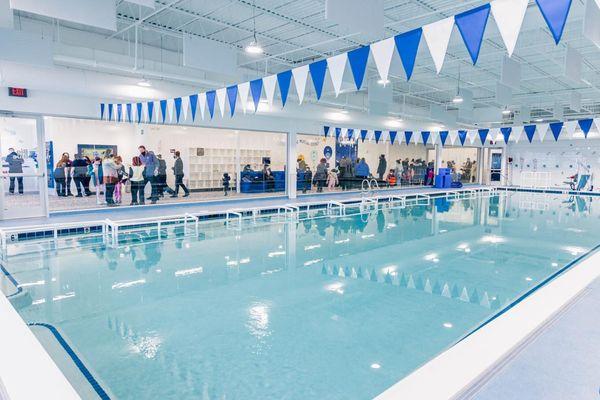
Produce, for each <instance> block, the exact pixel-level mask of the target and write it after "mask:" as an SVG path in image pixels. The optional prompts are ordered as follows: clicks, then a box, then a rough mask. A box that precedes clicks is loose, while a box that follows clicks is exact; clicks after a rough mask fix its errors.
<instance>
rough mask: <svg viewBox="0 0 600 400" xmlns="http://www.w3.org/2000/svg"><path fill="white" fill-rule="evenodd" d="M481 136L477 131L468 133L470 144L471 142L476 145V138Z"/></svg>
mask: <svg viewBox="0 0 600 400" xmlns="http://www.w3.org/2000/svg"><path fill="white" fill-rule="evenodd" d="M477 136H479V135H478V132H477V131H476V130H475V131H468V133H467V137H468V138H469V142H471V144H473V143H475V138H476V137H477Z"/></svg>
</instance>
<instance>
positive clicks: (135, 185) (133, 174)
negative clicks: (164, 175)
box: [129, 156, 146, 206]
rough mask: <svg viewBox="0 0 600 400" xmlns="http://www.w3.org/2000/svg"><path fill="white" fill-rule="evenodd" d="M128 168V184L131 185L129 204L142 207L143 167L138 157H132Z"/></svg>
mask: <svg viewBox="0 0 600 400" xmlns="http://www.w3.org/2000/svg"><path fill="white" fill-rule="evenodd" d="M131 163H132V164H131V167H129V182H130V183H131V204H130V205H132V206H137V205H138V204H139V205H144V203H145V201H146V199H145V198H144V186H145V184H146V182H145V180H144V166H143V165H142V161H141V160H140V158H139V157H137V156H136V157H133V159H132V160H131Z"/></svg>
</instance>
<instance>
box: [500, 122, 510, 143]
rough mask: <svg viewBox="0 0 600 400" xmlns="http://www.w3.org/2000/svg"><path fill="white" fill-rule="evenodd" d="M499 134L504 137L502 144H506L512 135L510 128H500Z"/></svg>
mask: <svg viewBox="0 0 600 400" xmlns="http://www.w3.org/2000/svg"><path fill="white" fill-rule="evenodd" d="M500 132H502V137H504V143H506V144H508V139H510V134H511V133H512V128H511V127H510V126H509V127H506V128H500Z"/></svg>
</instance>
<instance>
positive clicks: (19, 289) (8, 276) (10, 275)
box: [0, 264, 23, 299]
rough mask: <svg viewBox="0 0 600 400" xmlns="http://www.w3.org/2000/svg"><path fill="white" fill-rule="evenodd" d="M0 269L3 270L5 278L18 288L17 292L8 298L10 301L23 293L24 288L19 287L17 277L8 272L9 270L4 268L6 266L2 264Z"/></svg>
mask: <svg viewBox="0 0 600 400" xmlns="http://www.w3.org/2000/svg"><path fill="white" fill-rule="evenodd" d="M0 269H1V270H2V273H3V274H4V276H6V278H7V279H8V280H9V281H10V283H12V284H13V285H14V286H15V287H16V288H17V291H16V292H14V293H13V294H9V295H8V296H6V298H7V299H10V298H11V297H14V296H16V295H18V294H19V293H21V292H22V291H23V288H22V287H21V286H19V282H17V280H16V279H15V277H14V276H12V274H11V273H10V272H8V270H7V269H6V268H4V266H3V265H1V264H0Z"/></svg>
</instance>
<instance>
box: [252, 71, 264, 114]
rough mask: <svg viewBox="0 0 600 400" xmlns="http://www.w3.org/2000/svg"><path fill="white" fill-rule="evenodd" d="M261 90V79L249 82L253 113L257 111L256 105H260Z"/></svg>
mask: <svg viewBox="0 0 600 400" xmlns="http://www.w3.org/2000/svg"><path fill="white" fill-rule="evenodd" d="M262 88H263V80H262V79H255V80H253V81H250V93H252V101H253V102H254V112H256V110H258V103H260V96H262Z"/></svg>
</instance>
